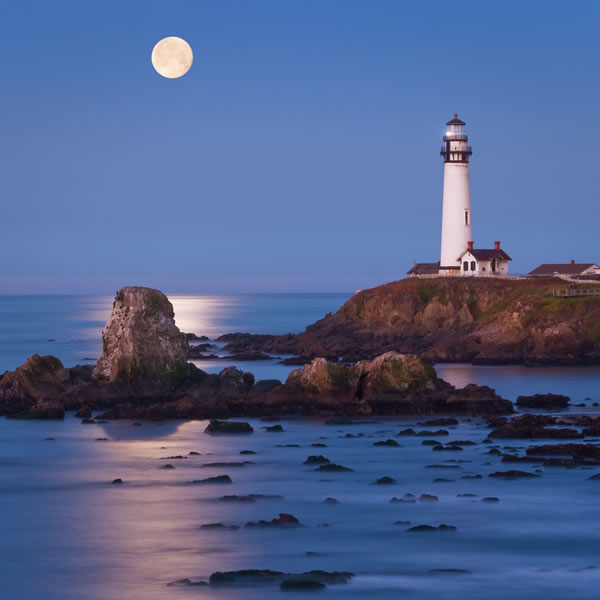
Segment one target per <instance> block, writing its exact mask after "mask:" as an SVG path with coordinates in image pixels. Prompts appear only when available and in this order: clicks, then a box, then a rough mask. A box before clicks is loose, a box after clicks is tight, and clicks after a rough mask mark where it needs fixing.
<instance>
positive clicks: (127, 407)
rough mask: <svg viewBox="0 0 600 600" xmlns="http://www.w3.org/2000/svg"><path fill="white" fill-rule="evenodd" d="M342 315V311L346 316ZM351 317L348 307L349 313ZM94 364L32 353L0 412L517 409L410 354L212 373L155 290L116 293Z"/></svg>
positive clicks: (184, 414)
mask: <svg viewBox="0 0 600 600" xmlns="http://www.w3.org/2000/svg"><path fill="white" fill-rule="evenodd" d="M342 310H344V309H342ZM346 310H348V309H347V308H346ZM102 338H103V352H102V356H101V357H100V358H99V360H98V362H97V364H96V366H95V367H91V366H75V367H72V368H65V367H64V366H63V365H62V363H61V362H60V361H59V360H58V359H57V358H55V357H53V356H38V355H33V356H32V357H30V358H29V359H28V360H27V362H26V363H25V364H23V365H21V366H20V367H18V368H17V369H15V371H12V372H6V373H4V374H3V375H1V376H0V415H5V416H8V417H15V418H62V417H64V414H65V411H66V410H76V411H78V413H77V414H78V415H79V416H81V417H82V418H83V419H84V420H85V419H89V418H90V416H91V412H92V411H98V410H101V411H103V413H102V415H101V418H105V419H116V418H136V419H167V418H181V419H223V418H230V417H269V416H272V417H275V416H284V415H298V416H324V417H340V416H371V415H407V414H414V415H428V414H431V415H433V414H452V415H501V414H510V413H512V412H513V410H514V409H513V405H512V402H510V401H508V400H505V399H503V398H501V397H500V396H498V395H497V394H496V393H495V392H494V390H492V389H490V388H488V387H485V386H477V385H473V384H471V385H468V386H466V387H465V388H462V389H456V388H455V387H454V386H452V385H450V384H449V383H447V382H446V381H443V380H442V379H440V378H439V377H437V375H436V373H435V370H434V368H433V367H432V366H431V365H430V364H429V363H428V362H427V361H424V360H423V359H422V358H419V357H418V356H415V355H414V354H409V353H406V354H403V353H399V352H396V351H386V352H384V353H381V354H379V355H376V356H374V357H372V359H371V360H362V361H358V362H355V363H354V364H344V363H339V362H332V361H328V360H327V359H326V358H323V357H317V358H314V359H313V360H312V361H311V362H310V363H309V364H306V365H305V366H304V367H303V368H301V369H296V370H295V371H292V372H291V373H290V375H289V376H288V378H287V381H286V382H285V383H281V382H280V381H278V380H261V381H255V378H254V376H253V375H252V373H248V372H243V371H241V370H239V369H237V368H235V367H228V368H225V369H223V370H222V371H221V373H219V374H218V375H217V374H208V373H205V372H204V371H202V370H200V369H198V368H197V367H196V366H194V365H193V364H191V363H188V362H187V357H188V352H189V347H188V340H187V337H186V335H185V334H184V333H182V332H180V331H179V329H178V328H177V326H176V325H175V320H174V313H173V306H172V305H171V303H170V302H169V300H168V299H167V297H166V296H165V295H164V294H163V293H162V292H160V291H158V290H153V289H149V288H141V287H125V288H123V289H122V290H120V291H119V292H118V293H117V296H116V298H115V301H114V304H113V310H112V314H111V316H110V319H109V321H108V323H107V324H106V326H105V328H104V330H103V334H102Z"/></svg>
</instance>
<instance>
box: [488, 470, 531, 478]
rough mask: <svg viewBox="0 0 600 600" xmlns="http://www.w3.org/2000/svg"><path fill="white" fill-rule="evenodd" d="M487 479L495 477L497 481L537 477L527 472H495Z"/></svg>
mask: <svg viewBox="0 0 600 600" xmlns="http://www.w3.org/2000/svg"><path fill="white" fill-rule="evenodd" d="M488 477H496V478H498V479H532V478H534V477H539V475H537V474H536V473H530V472H529V471H515V470H511V471H496V472H495V473H490V474H489V475H488Z"/></svg>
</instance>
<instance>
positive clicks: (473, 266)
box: [471, 260, 477, 271]
mask: <svg viewBox="0 0 600 600" xmlns="http://www.w3.org/2000/svg"><path fill="white" fill-rule="evenodd" d="M476 268H477V267H476V265H475V261H474V260H472V261H471V271H474V270H475V269H476Z"/></svg>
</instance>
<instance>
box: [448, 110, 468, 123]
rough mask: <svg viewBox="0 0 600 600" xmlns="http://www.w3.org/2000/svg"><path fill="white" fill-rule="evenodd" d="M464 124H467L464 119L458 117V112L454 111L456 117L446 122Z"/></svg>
mask: <svg viewBox="0 0 600 600" xmlns="http://www.w3.org/2000/svg"><path fill="white" fill-rule="evenodd" d="M464 124H465V122H464V121H461V120H460V119H459V118H458V115H457V114H456V113H454V119H452V120H451V121H448V122H447V123H446V125H464Z"/></svg>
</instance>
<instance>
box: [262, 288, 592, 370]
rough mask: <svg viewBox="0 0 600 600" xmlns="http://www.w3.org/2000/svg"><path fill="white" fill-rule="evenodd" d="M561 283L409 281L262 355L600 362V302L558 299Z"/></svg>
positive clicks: (366, 297)
mask: <svg viewBox="0 0 600 600" xmlns="http://www.w3.org/2000/svg"><path fill="white" fill-rule="evenodd" d="M567 286H568V284H565V283H564V282H562V281H560V280H556V279H523V280H494V279H483V278H482V279H449V278H440V279H429V280H417V279H405V280H402V281H398V282H395V283H389V284H386V285H382V286H379V287H376V288H373V289H371V290H364V291H362V292H360V293H358V294H356V295H355V296H354V297H352V298H351V299H350V300H348V302H346V304H344V306H342V308H340V310H338V311H337V312H336V313H335V314H334V315H329V316H327V317H325V318H324V319H321V320H320V321H317V322H316V323H315V324H313V325H310V326H309V327H307V328H306V330H305V331H304V332H303V333H301V334H300V335H298V336H281V337H278V338H275V339H273V340H269V341H267V342H266V343H264V344H262V345H260V348H255V349H260V350H263V351H271V352H291V353H293V354H299V355H304V356H309V357H314V356H325V357H329V358H333V357H338V356H339V357H343V358H344V359H345V360H348V361H352V362H353V361H355V360H361V359H371V358H373V357H375V356H377V355H379V354H381V353H383V352H386V351H389V350H394V351H398V352H402V353H415V354H419V355H420V356H422V357H424V358H427V359H429V360H432V361H455V362H463V361H464V362H474V363H480V364H481V363H488V364H494V363H495V364H503V363H525V364H536V363H537V364H557V363H558V364H586V363H598V362H600V297H598V296H596V297H575V298H555V297H553V296H552V290H553V289H556V288H564V287H567Z"/></svg>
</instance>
